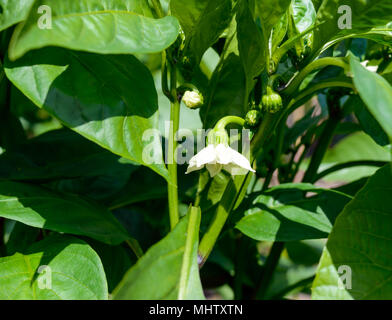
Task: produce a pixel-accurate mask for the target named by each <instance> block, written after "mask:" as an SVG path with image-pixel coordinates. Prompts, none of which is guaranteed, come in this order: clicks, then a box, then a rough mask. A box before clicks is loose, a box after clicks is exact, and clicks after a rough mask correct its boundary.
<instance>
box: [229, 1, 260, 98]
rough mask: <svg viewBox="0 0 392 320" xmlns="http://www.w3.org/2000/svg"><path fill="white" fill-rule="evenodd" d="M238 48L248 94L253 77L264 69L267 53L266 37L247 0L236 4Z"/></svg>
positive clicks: (253, 83) (251, 86) (252, 85)
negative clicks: (255, 20)
mask: <svg viewBox="0 0 392 320" xmlns="http://www.w3.org/2000/svg"><path fill="white" fill-rule="evenodd" d="M236 21H237V39H238V49H239V53H240V58H241V61H242V65H243V67H244V70H245V74H246V88H247V89H246V91H247V93H248V94H249V93H250V91H251V90H252V89H253V87H254V85H255V82H256V81H255V79H254V78H255V77H257V76H258V75H260V73H261V72H262V71H263V70H264V69H265V63H266V55H267V54H268V37H266V38H264V37H263V33H262V31H261V30H260V29H259V27H258V25H257V24H256V23H255V22H254V20H253V14H252V11H251V9H250V8H249V3H248V1H247V0H242V1H240V3H239V4H238V11H237V15H236Z"/></svg>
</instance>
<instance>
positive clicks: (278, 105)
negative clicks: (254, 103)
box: [261, 87, 283, 113]
mask: <svg viewBox="0 0 392 320" xmlns="http://www.w3.org/2000/svg"><path fill="white" fill-rule="evenodd" d="M261 102H262V104H263V108H264V110H265V111H266V112H269V113H276V112H278V111H279V110H280V109H282V107H283V102H282V98H281V96H280V95H279V94H278V93H276V92H275V91H273V90H272V88H270V87H267V94H265V95H264V96H263V98H262V99H261Z"/></svg>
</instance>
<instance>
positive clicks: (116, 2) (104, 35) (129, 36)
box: [9, 0, 179, 60]
mask: <svg viewBox="0 0 392 320" xmlns="http://www.w3.org/2000/svg"><path fill="white" fill-rule="evenodd" d="M43 5H45V6H48V7H49V8H50V9H51V20H52V24H51V26H48V28H42V26H40V23H41V24H45V23H47V21H45V20H46V19H45V18H46V17H45V13H44V14H43V13H38V8H39V7H41V6H43ZM47 14H49V13H47ZM178 32H179V24H178V21H177V19H176V18H174V17H171V16H167V17H164V18H162V19H153V18H151V11H150V9H149V7H148V4H147V1H144V0H67V2H63V1H57V0H37V1H35V3H34V6H33V8H32V10H31V12H30V15H29V17H28V18H27V20H26V21H25V22H24V23H22V24H20V25H19V26H18V27H17V28H16V30H15V33H14V35H13V37H12V41H11V44H10V48H9V56H10V59H12V60H15V59H18V58H20V57H21V56H23V55H24V54H25V53H26V52H28V51H29V50H32V49H39V48H42V47H45V46H61V47H65V48H69V49H74V50H82V51H89V52H96V53H103V54H136V53H154V52H160V51H162V50H164V49H166V48H167V47H169V46H170V45H171V44H172V43H173V42H174V41H175V40H176V38H177V36H178Z"/></svg>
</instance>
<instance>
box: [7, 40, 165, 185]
mask: <svg viewBox="0 0 392 320" xmlns="http://www.w3.org/2000/svg"><path fill="white" fill-rule="evenodd" d="M5 68H6V74H7V77H8V78H9V79H10V80H11V81H12V82H13V83H14V85H15V86H16V87H17V88H18V89H19V90H21V91H22V92H23V93H24V94H25V95H26V96H27V97H28V98H29V99H30V100H32V101H33V102H34V103H35V104H36V105H37V106H38V107H40V108H44V109H45V110H46V111H48V112H49V113H50V114H51V115H53V116H55V117H56V118H58V119H59V120H60V121H61V122H62V123H63V124H65V125H66V126H67V127H69V128H71V129H72V130H74V131H76V132H77V133H79V134H81V135H82V136H84V137H86V138H87V139H90V140H92V141H94V142H95V143H97V144H98V145H100V146H102V147H104V148H106V149H108V150H110V151H111V152H113V153H115V154H117V155H120V156H122V157H124V158H127V159H129V160H132V161H136V162H138V163H141V164H143V165H146V166H148V167H150V168H151V169H153V170H154V171H156V172H157V173H159V174H161V175H162V176H163V177H165V178H167V177H168V173H167V170H166V168H165V166H164V164H163V160H162V148H161V145H160V139H157V137H155V135H152V136H149V135H147V137H145V138H144V139H143V135H144V134H145V133H146V134H147V133H149V131H147V130H148V129H158V103H157V93H156V90H155V86H154V82H153V79H152V76H151V74H150V72H149V71H148V69H147V68H146V67H145V66H144V65H143V64H141V63H140V62H139V61H138V60H137V59H136V58H134V57H133V56H125V55H119V56H113V55H106V56H103V55H96V54H91V53H83V52H73V51H67V50H64V49H60V48H46V49H42V50H39V51H33V52H30V53H28V54H27V55H26V56H25V57H24V58H22V59H19V60H18V61H16V62H9V61H7V63H6V65H5ZM151 133H153V132H151ZM153 137H155V139H152V138H153ZM148 139H150V140H148ZM152 146H153V148H151V147H152ZM149 149H151V150H150V152H148V150H149ZM144 151H146V152H145V153H146V154H143V152H144ZM151 153H152V154H151ZM144 156H146V157H147V161H145V160H144Z"/></svg>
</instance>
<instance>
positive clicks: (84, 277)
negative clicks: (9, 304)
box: [0, 235, 108, 300]
mask: <svg viewBox="0 0 392 320" xmlns="http://www.w3.org/2000/svg"><path fill="white" fill-rule="evenodd" d="M0 264H1V268H0V299H2V300H3V299H4V300H106V299H107V298H108V288H107V283H106V277H105V272H104V270H103V266H102V263H101V261H100V259H99V257H98V255H97V254H96V253H95V251H94V250H93V249H91V247H90V246H88V245H87V244H86V243H85V242H84V241H82V240H79V239H77V238H73V237H69V236H59V235H55V236H51V237H48V238H46V239H45V240H43V241H41V242H38V243H36V244H34V245H32V246H31V247H30V249H28V250H27V252H26V253H25V254H21V253H16V254H14V255H13V256H10V257H4V258H0Z"/></svg>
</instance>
